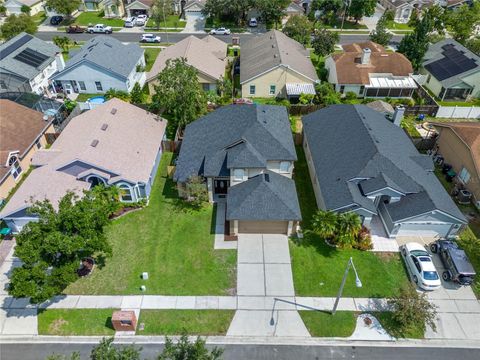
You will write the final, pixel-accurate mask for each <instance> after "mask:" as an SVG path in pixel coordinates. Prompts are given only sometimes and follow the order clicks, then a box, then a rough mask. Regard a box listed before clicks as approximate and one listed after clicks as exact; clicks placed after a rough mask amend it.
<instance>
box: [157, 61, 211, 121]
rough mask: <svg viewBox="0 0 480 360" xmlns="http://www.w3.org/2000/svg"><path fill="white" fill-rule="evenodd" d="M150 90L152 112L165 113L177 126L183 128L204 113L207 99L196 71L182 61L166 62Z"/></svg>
mask: <svg viewBox="0 0 480 360" xmlns="http://www.w3.org/2000/svg"><path fill="white" fill-rule="evenodd" d="M154 89H155V94H154V95H153V96H152V109H153V110H155V111H157V112H158V113H159V114H162V113H165V114H167V115H168V116H169V120H170V121H172V122H173V123H174V124H175V125H177V126H180V127H184V126H185V125H187V124H188V123H190V122H192V121H193V120H195V119H197V118H198V117H199V116H200V115H203V114H204V113H205V112H206V110H207V99H206V96H205V92H204V91H203V90H202V88H201V86H200V83H199V81H198V73H197V70H196V69H195V68H194V67H192V66H190V65H188V64H187V62H186V59H184V58H180V59H174V60H167V64H166V66H165V68H164V69H163V70H162V71H161V72H160V74H159V75H158V79H157V85H155V86H154Z"/></svg>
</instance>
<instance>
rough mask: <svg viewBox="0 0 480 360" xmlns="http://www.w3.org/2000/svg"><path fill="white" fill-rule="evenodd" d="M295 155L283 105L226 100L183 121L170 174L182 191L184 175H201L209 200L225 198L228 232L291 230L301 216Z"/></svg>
mask: <svg viewBox="0 0 480 360" xmlns="http://www.w3.org/2000/svg"><path fill="white" fill-rule="evenodd" d="M295 160H297V155H296V153H295V147H294V144H293V138H292V133H291V130H290V123H289V119H288V113H287V110H286V108H284V107H280V106H267V105H230V106H224V107H221V108H219V109H218V110H216V111H214V112H212V113H210V114H208V115H206V116H204V117H202V118H200V119H198V120H197V121H195V122H193V123H191V124H189V125H188V126H187V127H186V129H185V134H184V139H183V143H182V147H181V150H180V155H179V157H178V160H177V167H176V171H175V174H174V180H175V181H176V182H177V185H178V190H179V194H180V195H181V196H185V197H186V196H188V194H187V191H186V188H187V186H188V184H187V183H188V181H189V179H190V178H191V177H192V176H201V177H204V178H205V179H206V185H205V186H206V187H207V190H208V196H209V199H210V201H211V202H213V201H225V199H226V219H227V221H229V230H230V235H236V234H238V233H280V234H291V233H292V232H294V231H295V228H296V223H297V222H298V221H299V220H300V219H301V214H300V207H299V204H298V199H297V192H296V188H295V183H294V181H293V180H292V172H293V165H294V161H295Z"/></svg>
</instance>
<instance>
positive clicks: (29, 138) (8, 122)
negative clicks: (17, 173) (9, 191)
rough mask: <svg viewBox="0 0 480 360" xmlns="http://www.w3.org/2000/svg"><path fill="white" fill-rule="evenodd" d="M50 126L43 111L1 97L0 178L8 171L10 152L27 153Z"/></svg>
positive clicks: (21, 154) (21, 155) (22, 154)
mask: <svg viewBox="0 0 480 360" xmlns="http://www.w3.org/2000/svg"><path fill="white" fill-rule="evenodd" d="M48 126H50V122H47V121H45V120H43V114H42V113H41V112H38V111H35V110H32V109H30V108H28V107H25V106H23V105H20V104H17V103H15V102H13V101H11V100H5V99H0V179H1V178H3V176H4V175H5V174H6V173H7V172H8V170H9V167H8V166H6V163H7V160H8V155H9V154H10V152H13V151H18V152H19V154H20V158H22V157H23V156H24V155H25V152H26V151H28V150H29V149H30V147H31V145H32V144H33V142H34V141H35V140H36V139H37V138H38V137H39V136H40V135H42V134H43V133H44V132H45V130H46V129H47V128H48Z"/></svg>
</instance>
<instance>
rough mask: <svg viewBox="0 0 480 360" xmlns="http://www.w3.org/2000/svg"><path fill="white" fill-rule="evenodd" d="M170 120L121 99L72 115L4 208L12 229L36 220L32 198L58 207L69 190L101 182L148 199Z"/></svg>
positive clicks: (131, 198) (126, 197)
mask: <svg viewBox="0 0 480 360" xmlns="http://www.w3.org/2000/svg"><path fill="white" fill-rule="evenodd" d="M165 129H166V121H165V120H163V119H160V118H158V117H157V116H156V115H154V114H151V113H149V112H147V111H145V110H143V109H141V108H139V107H136V106H134V105H131V104H129V103H126V102H124V101H122V100H119V99H116V98H114V99H111V100H109V101H107V102H106V103H105V104H102V105H100V106H98V107H96V108H94V109H93V110H89V111H86V112H84V113H82V114H81V115H78V116H76V117H74V118H73V119H72V120H71V121H70V123H69V124H68V125H67V126H66V127H65V130H63V131H62V133H61V134H60V136H59V137H58V138H57V140H56V141H55V142H54V143H53V145H52V146H51V148H50V149H48V150H39V151H37V153H36V154H35V155H34V157H33V160H32V165H33V166H35V169H34V170H33V171H32V172H31V173H30V175H29V176H28V177H27V178H26V179H25V182H24V183H23V184H22V185H21V186H20V187H19V189H18V190H17V191H16V193H15V194H14V195H13V196H12V198H11V199H10V200H9V201H8V202H7V204H6V205H5V207H4V208H3V210H2V211H1V212H0V219H3V220H4V221H5V222H6V223H7V226H8V227H10V228H11V229H12V231H14V232H18V231H20V230H22V228H23V226H25V224H27V223H28V222H30V221H34V220H35V216H34V215H32V214H29V213H28V211H27V209H28V208H29V207H30V205H31V204H32V202H34V201H41V200H44V199H48V200H50V202H51V203H52V205H53V206H54V207H56V206H57V205H58V201H59V200H60V199H61V198H62V197H63V196H64V195H65V194H66V192H67V191H73V192H75V193H76V194H78V195H82V192H83V190H88V189H90V188H91V187H93V186H96V185H98V184H105V185H108V186H118V187H119V188H120V200H121V201H123V202H127V203H129V202H136V201H139V200H141V199H148V197H149V195H150V191H151V188H152V184H153V181H154V178H155V175H156V172H157V168H158V165H159V162H160V158H161V154H162V149H161V142H162V140H163V139H164V137H165Z"/></svg>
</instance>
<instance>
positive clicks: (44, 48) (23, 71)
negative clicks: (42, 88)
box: [0, 32, 60, 80]
mask: <svg viewBox="0 0 480 360" xmlns="http://www.w3.org/2000/svg"><path fill="white" fill-rule="evenodd" d="M17 41H18V43H17ZM15 43H17V44H20V43H23V45H20V46H18V47H14V49H15V50H13V51H11V52H9V51H10V50H9V49H12V48H10V46H12V45H13V44H15ZM27 48H28V49H32V50H34V51H35V52H38V53H40V54H43V55H45V56H48V58H47V59H46V60H45V61H44V62H43V63H42V64H41V65H40V66H38V67H34V66H31V65H28V64H25V63H24V62H21V61H19V60H16V59H14V57H15V56H17V55H18V54H19V53H21V52H22V51H23V50H25V49H27ZM59 52H60V49H59V48H58V47H57V46H56V45H53V44H49V43H47V42H45V41H43V40H40V39H38V38H36V37H35V36H32V35H30V34H27V33H24V32H22V33H21V34H18V35H17V36H15V37H14V38H12V39H10V40H9V41H7V42H5V43H3V44H2V45H0V54H1V57H0V59H1V61H0V69H1V70H3V71H6V72H9V73H12V74H16V75H18V76H20V77H22V78H26V79H28V80H32V79H33V78H35V77H36V76H37V75H38V74H40V73H41V72H42V71H43V69H45V68H46V67H47V66H48V65H50V64H51V63H52V61H54V60H55V55H56V54H57V53H59Z"/></svg>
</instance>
